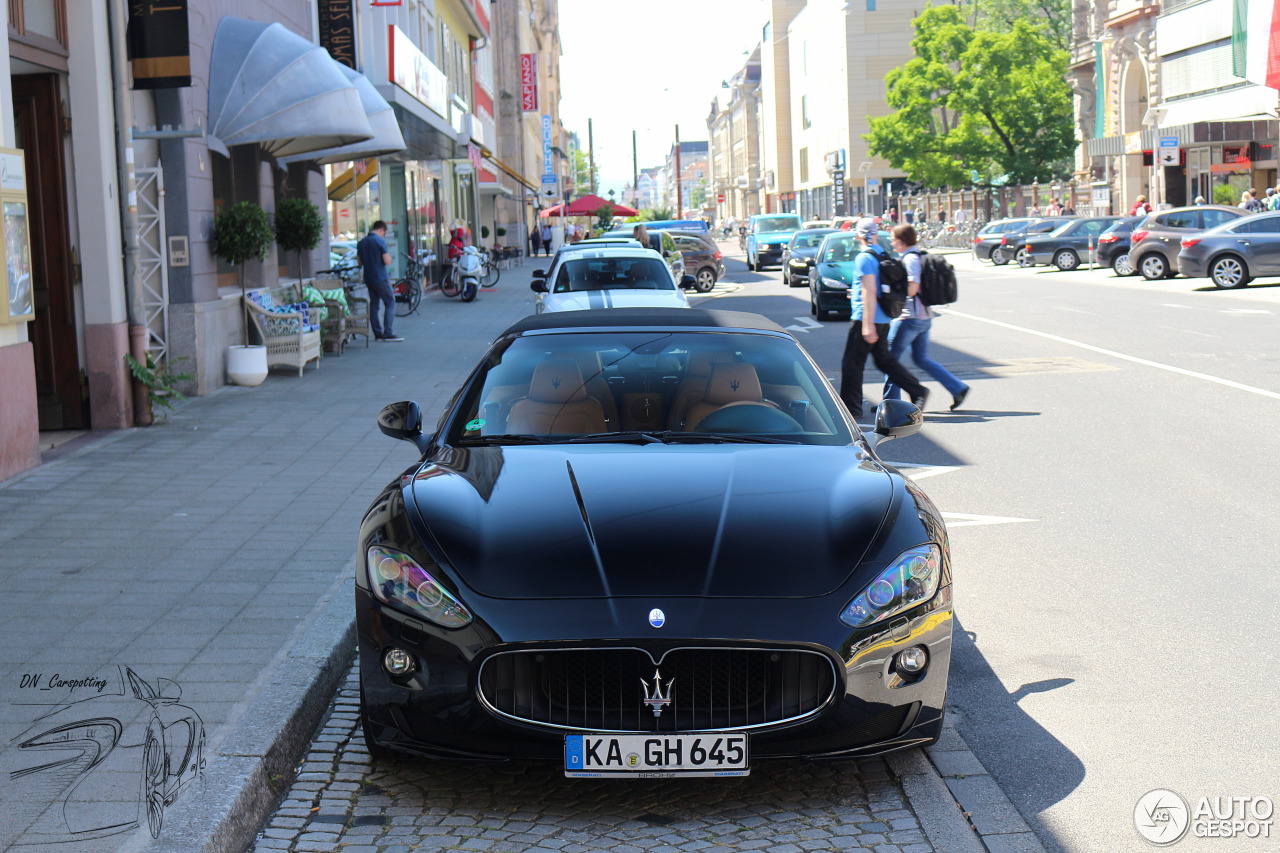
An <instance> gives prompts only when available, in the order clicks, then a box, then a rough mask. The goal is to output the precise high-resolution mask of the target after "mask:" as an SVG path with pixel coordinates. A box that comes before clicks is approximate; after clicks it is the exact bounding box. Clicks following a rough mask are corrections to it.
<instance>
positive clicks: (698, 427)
mask: <svg viewBox="0 0 1280 853" xmlns="http://www.w3.org/2000/svg"><path fill="white" fill-rule="evenodd" d="M693 432H726V433H766V434H768V433H794V432H804V427H802V426H800V424H799V422H798V421H796V419H795V418H793V417H791V416H790V415H788V414H786V413H785V412H781V411H779V410H777V409H775V408H773V407H772V406H770V405H767V404H765V403H753V402H750V401H746V400H744V401H742V402H738V403H729V404H728V405H726V406H721V407H720V408H718V409H716V410H715V411H714V412H712V413H711V414H709V415H707V416H706V417H705V418H703V419H702V420H700V421H698V423H697V424H695V425H694V427H693Z"/></svg>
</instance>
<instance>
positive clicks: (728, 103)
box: [707, 45, 764, 221]
mask: <svg viewBox="0 0 1280 853" xmlns="http://www.w3.org/2000/svg"><path fill="white" fill-rule="evenodd" d="M760 113H761V106H760V46H759V45H757V46H756V48H755V50H753V51H752V52H751V54H750V56H749V58H748V59H747V61H746V63H745V64H744V65H743V66H742V68H740V69H738V71H737V73H735V74H734V75H733V77H731V78H730V79H729V80H726V81H725V83H724V86H723V87H722V91H721V94H720V95H719V96H718V97H716V98H715V99H713V100H712V102H711V111H710V113H709V114H708V115H707V135H708V138H709V140H710V149H709V152H708V158H709V169H710V173H711V180H710V192H709V194H710V196H711V198H712V202H713V203H714V205H715V208H714V216H715V219H716V221H719V220H721V219H726V218H733V219H743V218H746V217H748V216H752V215H754V214H757V213H759V212H760V210H761V207H760V200H761V197H762V196H763V194H764V179H763V170H762V169H761V168H760V165H761V164H760V148H761V144H760ZM721 198H723V199H724V200H723V201H720V199H721Z"/></svg>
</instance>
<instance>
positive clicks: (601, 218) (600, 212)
mask: <svg viewBox="0 0 1280 853" xmlns="http://www.w3.org/2000/svg"><path fill="white" fill-rule="evenodd" d="M612 227H613V205H612V204H609V203H608V202H606V203H604V204H602V205H600V206H599V207H597V208H596V228H598V229H600V231H601V232H604V231H608V230H609V229H610V228H612Z"/></svg>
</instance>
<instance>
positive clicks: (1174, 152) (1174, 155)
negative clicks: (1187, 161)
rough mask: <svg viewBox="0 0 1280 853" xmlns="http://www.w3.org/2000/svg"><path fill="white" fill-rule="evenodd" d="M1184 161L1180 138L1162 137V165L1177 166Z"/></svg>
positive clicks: (1160, 157)
mask: <svg viewBox="0 0 1280 853" xmlns="http://www.w3.org/2000/svg"><path fill="white" fill-rule="evenodd" d="M1181 159H1182V153H1181V151H1180V150H1179V149H1178V137H1176V136H1162V137H1160V156H1159V160H1160V165H1161V166H1176V165H1178V162H1179V161H1180V160H1181Z"/></svg>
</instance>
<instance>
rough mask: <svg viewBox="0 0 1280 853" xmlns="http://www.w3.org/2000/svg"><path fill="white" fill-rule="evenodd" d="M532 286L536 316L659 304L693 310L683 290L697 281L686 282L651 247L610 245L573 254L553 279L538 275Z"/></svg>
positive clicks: (566, 259)
mask: <svg viewBox="0 0 1280 853" xmlns="http://www.w3.org/2000/svg"><path fill="white" fill-rule="evenodd" d="M538 272H539V271H538V270H534V279H533V281H532V282H531V283H530V285H529V288H530V289H531V290H532V291H533V292H534V293H536V294H537V297H536V302H535V313H537V314H542V313H544V312H548V313H550V312H555V311H584V310H586V309H588V308H631V307H640V306H654V307H663V308H688V307H689V300H688V298H686V297H685V295H684V291H683V290H681V287H693V286H694V282H693V277H692V276H685V278H686V279H687V280H686V281H684V282H681V281H680V280H679V279H676V278H675V277H674V276H673V275H672V274H671V268H670V267H669V266H667V265H666V264H665V263H663V262H662V258H661V257H659V255H658V253H657V252H655V251H653V250H652V249H642V248H640V247H638V246H637V247H631V246H607V247H602V248H598V249H590V250H587V251H585V252H571V253H569V254H567V255H565V257H564V258H563V259H562V260H561V262H560V263H559V264H557V265H555V267H554V268H553V272H554V277H553V278H542V277H539V276H538Z"/></svg>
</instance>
